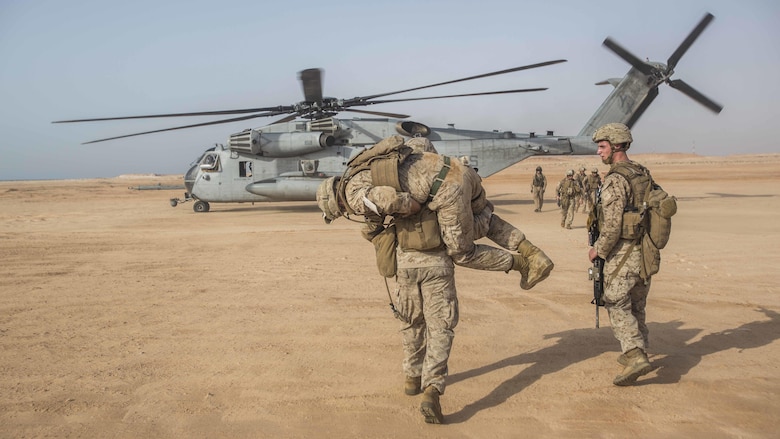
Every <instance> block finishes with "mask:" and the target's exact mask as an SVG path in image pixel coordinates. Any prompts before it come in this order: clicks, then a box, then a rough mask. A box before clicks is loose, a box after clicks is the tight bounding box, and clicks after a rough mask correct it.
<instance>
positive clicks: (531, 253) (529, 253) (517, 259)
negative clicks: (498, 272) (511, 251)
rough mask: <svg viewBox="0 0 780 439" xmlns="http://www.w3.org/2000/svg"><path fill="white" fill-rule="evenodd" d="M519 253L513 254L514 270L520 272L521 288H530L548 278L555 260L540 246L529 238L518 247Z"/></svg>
mask: <svg viewBox="0 0 780 439" xmlns="http://www.w3.org/2000/svg"><path fill="white" fill-rule="evenodd" d="M517 252H518V253H519V254H515V255H512V257H513V258H514V261H513V262H512V270H515V271H519V272H520V288H522V289H524V290H530V289H531V288H533V287H534V285H536V284H538V283H539V282H541V281H543V280H545V279H547V276H549V275H550V272H551V271H552V269H553V267H555V264H553V261H551V260H550V258H548V257H547V255H546V254H544V252H543V251H542V250H540V249H539V247H537V246H535V245H533V244H531V243H530V242H529V241H528V240H527V239H526V240H524V241H523V242H521V243H520V245H519V246H518V247H517Z"/></svg>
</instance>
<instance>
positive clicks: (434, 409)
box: [420, 386, 444, 424]
mask: <svg viewBox="0 0 780 439" xmlns="http://www.w3.org/2000/svg"><path fill="white" fill-rule="evenodd" d="M420 413H422V415H423V416H425V422H427V423H428V424H442V423H444V415H442V414H441V404H439V390H438V389H436V387H433V386H428V387H426V388H425V392H424V393H423V400H422V403H420Z"/></svg>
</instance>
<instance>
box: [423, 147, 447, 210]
mask: <svg viewBox="0 0 780 439" xmlns="http://www.w3.org/2000/svg"><path fill="white" fill-rule="evenodd" d="M451 167H452V166H451V165H450V158H449V157H448V156H446V155H445V156H444V166H442V167H441V170H440V171H439V175H437V176H436V178H435V179H434V180H433V185H431V190H430V191H428V201H429V202H430V201H431V200H433V197H435V196H436V193H437V192H439V188H440V187H441V184H442V183H443V182H444V178H445V177H447V173H448V172H450V168H451Z"/></svg>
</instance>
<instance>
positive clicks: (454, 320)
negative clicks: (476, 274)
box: [420, 267, 458, 395]
mask: <svg viewBox="0 0 780 439" xmlns="http://www.w3.org/2000/svg"><path fill="white" fill-rule="evenodd" d="M420 270H421V271H422V272H424V273H425V276H424V277H423V278H422V279H421V283H420V289H421V291H422V297H423V314H424V316H425V322H426V329H427V342H426V344H427V348H426V351H425V360H424V362H423V369H422V388H423V389H425V388H427V387H429V386H434V387H436V389H437V390H438V392H439V394H440V395H442V394H444V390H445V387H446V384H445V377H446V376H447V370H448V369H447V362H448V361H449V357H450V350H451V349H452V340H453V338H454V337H455V332H454V329H455V326H457V325H458V295H457V292H456V290H455V270H454V268H450V267H429V268H421V269H420Z"/></svg>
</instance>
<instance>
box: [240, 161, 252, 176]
mask: <svg viewBox="0 0 780 439" xmlns="http://www.w3.org/2000/svg"><path fill="white" fill-rule="evenodd" d="M238 176H239V177H251V176H252V162H249V161H246V162H238Z"/></svg>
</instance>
